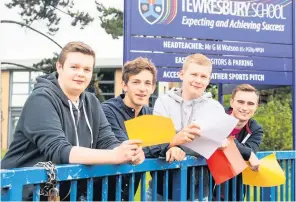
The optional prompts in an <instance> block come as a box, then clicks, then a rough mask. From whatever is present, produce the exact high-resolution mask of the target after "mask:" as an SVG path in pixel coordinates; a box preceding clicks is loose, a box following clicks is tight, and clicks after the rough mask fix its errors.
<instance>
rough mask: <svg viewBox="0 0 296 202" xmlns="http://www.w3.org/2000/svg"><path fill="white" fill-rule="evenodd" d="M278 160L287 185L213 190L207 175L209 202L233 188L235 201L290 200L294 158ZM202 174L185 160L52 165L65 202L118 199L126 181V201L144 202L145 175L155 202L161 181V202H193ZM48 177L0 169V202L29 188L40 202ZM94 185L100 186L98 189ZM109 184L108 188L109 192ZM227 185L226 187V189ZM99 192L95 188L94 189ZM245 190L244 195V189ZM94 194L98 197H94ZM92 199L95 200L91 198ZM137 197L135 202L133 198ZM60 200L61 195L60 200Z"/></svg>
mask: <svg viewBox="0 0 296 202" xmlns="http://www.w3.org/2000/svg"><path fill="white" fill-rule="evenodd" d="M271 153H272V152H258V153H257V156H258V157H259V158H263V157H264V156H266V155H268V154H271ZM274 153H275V154H276V157H277V160H278V161H279V163H280V165H281V167H282V168H283V170H284V172H285V174H286V183H285V184H284V185H281V186H278V187H269V188H263V187H250V186H244V185H242V183H239V182H236V180H237V178H233V179H232V180H230V181H228V182H226V183H224V184H222V185H219V186H216V187H215V189H214V191H213V188H214V182H213V181H212V180H211V179H212V177H211V176H209V186H208V188H209V190H208V191H209V195H208V200H209V201H212V200H217V201H219V200H220V199H221V197H223V198H224V200H229V199H231V197H237V196H236V195H237V193H238V192H237V189H238V188H239V189H241V190H240V193H241V194H239V196H238V197H239V199H240V200H247V201H266V200H269V201H278V200H280V201H295V159H296V151H276V152H274ZM205 169H207V167H206V162H205V160H204V159H203V158H194V157H187V159H186V160H184V161H182V162H173V163H168V162H166V161H165V160H163V159H146V160H145V161H144V162H143V163H142V164H140V165H137V166H134V165H130V164H124V165H96V166H85V165H70V164H67V165H59V166H56V171H57V181H58V182H57V186H58V187H60V188H61V187H62V186H64V185H63V184H64V183H65V182H68V187H69V190H70V192H69V199H68V200H71V201H76V200H80V199H81V198H79V197H80V195H81V194H82V193H84V194H85V200H87V201H92V200H102V201H107V200H110V198H108V196H109V197H110V193H111V192H112V193H114V200H117V201H120V200H122V194H124V193H123V192H122V185H123V183H125V182H124V180H123V178H124V179H126V178H127V179H128V181H127V184H128V199H127V200H130V201H133V200H141V201H145V200H146V199H147V198H146V197H147V196H146V191H147V188H148V180H149V179H148V178H150V176H149V174H147V172H150V175H151V176H152V178H151V182H150V187H151V189H152V200H157V192H158V191H157V190H159V187H158V188H157V185H159V184H158V183H157V180H162V195H163V199H164V200H168V199H170V196H171V199H172V200H176V201H179V200H182V201H183V200H195V199H196V192H198V199H199V200H201V199H203V197H205V196H204V190H203V189H204V186H203V182H204V181H203V180H199V183H200V186H199V188H198V189H196V183H195V181H196V178H199V179H204V177H205V175H204V171H205ZM159 172H162V174H163V175H162V176H163V178H162V179H158V175H157V173H159ZM111 177H113V178H115V180H114V182H115V183H114V184H112V185H111V184H110V182H111V181H110V178H111ZM137 177H139V178H140V179H141V181H140V186H139V188H138V193H139V194H137V196H136V198H135V196H134V193H135V189H136V188H137V187H136V186H137V185H135V181H136V178H137ZM47 179H48V178H47V173H46V170H45V169H44V168H38V167H28V168H18V169H8V170H1V201H11V200H17V201H20V200H22V199H23V198H22V197H23V190H24V189H25V187H28V185H30V186H31V187H32V200H33V201H39V200H40V194H39V193H40V187H42V184H43V183H45V182H47ZM83 181H84V182H85V186H82V187H84V188H85V190H82V191H81V188H80V185H79V184H80V183H82V182H83ZM97 184H99V185H100V186H97ZM110 185H111V187H110ZM230 185H231V186H230ZM98 187H99V188H98ZM245 188H246V190H244V189H245ZM96 195H98V196H99V198H94V196H96ZM96 197H97V196H96ZM137 197H138V198H137ZM213 197H214V198H213ZM61 199H62V196H61Z"/></svg>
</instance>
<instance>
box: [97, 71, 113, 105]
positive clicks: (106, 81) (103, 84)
mask: <svg viewBox="0 0 296 202" xmlns="http://www.w3.org/2000/svg"><path fill="white" fill-rule="evenodd" d="M97 76H98V79H99V87H100V89H101V90H102V96H103V97H104V100H108V99H110V98H114V96H115V94H114V91H115V90H114V88H115V82H114V80H115V70H114V69H100V72H99V73H98V75H97Z"/></svg>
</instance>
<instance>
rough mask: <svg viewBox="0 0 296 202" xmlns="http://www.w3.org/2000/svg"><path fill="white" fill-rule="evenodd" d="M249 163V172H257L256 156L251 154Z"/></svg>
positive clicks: (257, 162)
mask: <svg viewBox="0 0 296 202" xmlns="http://www.w3.org/2000/svg"><path fill="white" fill-rule="evenodd" d="M249 163H250V167H251V170H253V171H258V170H259V165H260V160H259V159H258V158H257V156H256V154H254V152H251V156H250V158H249Z"/></svg>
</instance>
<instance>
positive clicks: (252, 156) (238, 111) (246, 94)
mask: <svg viewBox="0 0 296 202" xmlns="http://www.w3.org/2000/svg"><path fill="white" fill-rule="evenodd" d="M258 104H259V92H258V91H257V90H256V88H254V87H253V86H251V85H249V84H241V85H238V86H237V87H236V88H235V89H234V90H233V91H232V96H231V100H230V106H231V107H230V108H228V109H226V113H228V114H230V115H231V116H234V117H235V118H237V119H238V120H239V122H238V124H237V125H236V127H235V128H234V130H233V131H232V132H231V134H230V135H231V136H234V137H235V139H234V141H235V143H236V146H237V148H238V150H239V151H240V153H241V155H242V157H243V159H244V160H245V161H248V162H249V164H250V167H251V169H252V170H254V171H257V170H258V169H259V166H260V161H259V160H258V158H257V157H256V152H257V151H258V150H259V145H260V143H261V141H262V136H263V130H262V128H261V126H260V125H259V124H258V123H257V122H256V121H255V120H254V119H253V118H252V117H253V116H254V114H255V112H256V109H257V107H258ZM236 183H237V186H236V197H233V196H232V195H233V194H232V192H233V191H234V190H232V188H230V189H229V190H230V192H229V200H232V201H240V200H241V199H243V197H244V193H245V187H244V193H242V192H241V186H242V175H238V176H237V182H236ZM229 187H232V181H231V180H230V181H229ZM222 189H223V188H222ZM222 195H224V193H222Z"/></svg>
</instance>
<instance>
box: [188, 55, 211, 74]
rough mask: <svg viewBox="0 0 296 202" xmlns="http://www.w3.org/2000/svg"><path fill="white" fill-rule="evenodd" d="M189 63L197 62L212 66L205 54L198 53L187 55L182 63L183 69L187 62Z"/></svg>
mask: <svg viewBox="0 0 296 202" xmlns="http://www.w3.org/2000/svg"><path fill="white" fill-rule="evenodd" d="M191 63H194V64H198V65H201V66H208V67H211V68H212V62H211V60H210V59H209V58H207V57H206V56H205V55H203V54H200V53H196V54H192V55H189V56H188V57H187V58H186V60H185V62H184V64H183V70H186V69H187V68H188V66H189V64H191Z"/></svg>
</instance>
